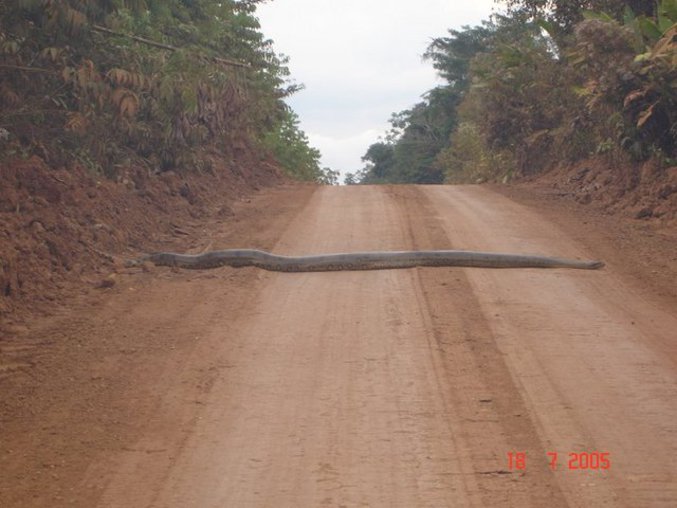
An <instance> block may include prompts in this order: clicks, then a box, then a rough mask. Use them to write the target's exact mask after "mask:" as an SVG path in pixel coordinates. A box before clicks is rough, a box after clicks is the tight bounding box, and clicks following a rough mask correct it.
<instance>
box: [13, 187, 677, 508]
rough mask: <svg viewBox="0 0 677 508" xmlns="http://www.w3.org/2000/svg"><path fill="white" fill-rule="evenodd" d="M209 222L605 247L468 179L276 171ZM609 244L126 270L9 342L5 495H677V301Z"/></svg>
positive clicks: (21, 499)
mask: <svg viewBox="0 0 677 508" xmlns="http://www.w3.org/2000/svg"><path fill="white" fill-rule="evenodd" d="M199 233H200V232H199V231H198V232H195V235H193V238H194V243H193V244H192V248H193V250H194V251H199V250H201V249H203V248H205V247H207V246H211V248H228V247H232V248H234V247H242V248H244V247H256V248H265V249H270V250H273V251H274V252H277V253H282V254H292V255H294V254H298V255H302V254H320V253H328V252H337V251H356V250H404V249H449V248H457V249H472V250H486V251H497V252H500V251H503V252H516V253H533V254H544V255H557V256H565V257H572V258H595V257H597V253H596V252H595V251H594V249H590V248H589V247H588V244H586V243H585V242H584V241H581V240H576V239H574V238H572V236H571V235H570V234H568V233H567V232H565V231H564V230H562V229H560V228H559V227H558V226H557V225H555V224H554V223H552V222H549V221H548V220H546V219H543V218H541V216H539V215H538V214H537V213H536V212H535V211H534V210H532V209H530V208H527V207H525V206H523V205H520V204H518V203H516V202H515V201H512V200H510V199H508V198H506V197H504V196H502V195H500V194H498V193H495V192H493V191H491V190H488V189H485V188H479V187H448V186H439V187H425V188H417V187H348V188H345V187H341V188H337V187H335V188H318V189H314V188H311V187H306V188H292V189H282V190H273V191H266V192H264V193H262V194H260V195H259V196H258V197H257V198H256V199H255V200H254V202H253V203H249V204H243V205H242V207H241V209H240V210H238V211H237V212H236V220H230V221H225V222H223V223H214V224H209V225H206V226H205V230H204V231H203V232H202V233H203V234H205V235H208V237H209V238H200V235H199ZM631 257H632V253H631V252H619V253H617V259H622V258H623V259H625V262H632V260H631V259H630V260H629V261H628V258H631ZM606 261H609V262H610V263H609V266H608V267H607V268H606V269H605V270H603V271H599V272H586V271H566V270H552V271H545V270H534V269H527V270H482V269H453V268H444V269H439V268H431V269H408V270H391V271H375V272H340V273H336V272H334V273H310V274H284V273H282V274H281V273H267V272H261V271H257V270H256V269H241V270H239V271H238V270H234V269H219V270H216V271H211V272H178V271H172V270H169V269H153V270H152V271H151V272H150V273H146V272H143V271H140V270H137V271H134V270H130V271H129V272H128V273H125V274H120V275H119V281H118V283H117V284H116V286H115V288H114V289H113V290H110V291H109V293H107V294H105V295H101V296H99V297H98V298H97V299H94V300H91V299H90V300H88V301H87V302H86V303H84V302H83V303H82V305H81V308H78V309H72V310H71V311H70V312H66V313H64V314H63V315H62V316H61V317H58V318H53V319H51V320H48V321H46V322H44V323H36V324H35V325H34V326H33V327H31V329H30V330H26V331H25V332H24V334H23V335H20V336H17V337H15V338H14V339H12V340H7V341H5V342H3V343H2V344H1V345H3V351H4V353H5V355H14V357H15V358H17V359H20V358H21V357H22V355H23V357H25V358H28V357H31V358H32V360H31V361H30V362H27V363H30V364H31V365H32V367H30V368H25V369H20V368H17V369H15V370H12V371H11V373H10V374H7V375H5V376H4V377H2V378H0V388H1V389H2V390H3V393H8V394H13V395H11V396H10V397H8V398H7V399H6V400H5V401H4V402H3V406H2V408H3V411H2V413H1V415H2V419H1V420H0V425H2V427H1V429H0V430H1V432H2V433H1V434H0V436H1V438H2V443H0V468H2V471H3V473H2V475H0V505H2V506H87V507H89V506H103V507H146V506H152V507H249V506H270V507H278V506H279V507H282V506H284V507H306V506H308V507H314V506H374V507H377V506H401V507H418V506H421V507H423V506H430V507H438V506H520V507H525V506H534V507H541V506H550V507H560V506H572V507H573V506H581V507H587V506H628V507H641V506H665V507H672V506H677V309H676V308H674V306H673V305H672V304H673V303H674V302H673V301H672V300H670V299H667V298H663V299H661V297H660V296H657V297H656V298H652V297H651V296H650V295H647V294H646V292H645V291H639V290H637V289H636V288H635V287H634V286H633V284H632V283H631V282H629V280H628V279H627V277H625V275H624V273H623V271H622V270H620V269H619V268H617V266H621V263H615V260H614V259H606ZM37 351H41V352H42V353H41V354H38V353H37ZM30 355H33V356H30ZM555 454H557V456H556V459H557V460H556V462H555V463H553V460H554V457H555ZM511 457H512V461H511Z"/></svg>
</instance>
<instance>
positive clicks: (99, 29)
mask: <svg viewBox="0 0 677 508" xmlns="http://www.w3.org/2000/svg"><path fill="white" fill-rule="evenodd" d="M91 28H92V30H95V31H97V32H102V33H106V34H110V35H116V36H118V37H127V38H128V39H132V40H135V41H137V42H140V43H142V44H147V45H148V46H153V47H156V48H160V49H166V50H168V51H179V50H180V49H181V48H178V47H176V46H172V45H170V44H164V43H162V42H156V41H153V40H150V39H146V38H144V37H139V36H138V35H130V34H126V33H123V32H116V31H115V30H111V29H110V28H106V27H105V26H101V25H92V27H91ZM207 58H209V59H211V60H214V61H215V62H218V63H222V64H224V65H231V66H234V67H250V65H249V64H248V63H244V62H238V61H237V60H228V59H227V58H220V57H218V56H210V57H207Z"/></svg>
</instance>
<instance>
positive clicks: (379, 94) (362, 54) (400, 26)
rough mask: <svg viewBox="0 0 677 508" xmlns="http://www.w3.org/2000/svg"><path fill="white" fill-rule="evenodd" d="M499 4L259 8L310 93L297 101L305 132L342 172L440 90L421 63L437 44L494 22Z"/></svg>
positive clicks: (310, 1)
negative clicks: (402, 115)
mask: <svg viewBox="0 0 677 508" xmlns="http://www.w3.org/2000/svg"><path fill="white" fill-rule="evenodd" d="M495 5H496V4H495V2H494V0H475V1H473V2H464V1H452V0H418V1H417V2H411V1H404V0H341V1H338V0H274V1H272V2H270V3H266V4H263V5H261V6H259V8H258V14H257V15H258V17H259V20H260V22H261V29H262V31H263V33H264V35H265V36H266V37H268V38H271V39H273V41H274V42H275V49H276V51H277V52H278V53H282V54H285V55H287V56H289V57H290V59H291V61H290V65H289V67H290V70H291V72H292V76H293V78H294V79H295V80H296V81H297V82H299V83H303V84H305V85H306V89H305V90H303V91H302V92H300V93H298V94H297V95H296V96H294V97H292V98H291V99H290V100H289V103H290V105H291V106H292V108H293V109H294V110H295V111H296V112H297V114H298V115H299V117H300V119H301V127H302V128H303V129H304V130H305V131H306V133H307V134H308V137H309V139H310V140H311V142H312V143H313V145H314V146H315V147H316V148H318V149H319V150H320V151H321V152H322V155H323V160H322V162H323V164H324V165H325V166H330V167H332V168H333V169H339V170H341V171H342V172H344V173H345V172H350V171H356V170H358V169H360V168H361V167H362V165H363V164H362V162H361V161H360V158H361V156H362V155H364V153H365V152H366V150H367V148H368V147H369V145H370V144H371V143H373V142H374V141H375V140H376V139H377V138H378V136H379V135H382V134H383V133H384V132H385V130H386V128H387V126H388V123H387V122H388V119H389V117H390V114H391V113H394V112H397V111H401V110H402V109H406V108H408V107H411V106H413V105H414V104H415V103H416V102H419V101H420V100H421V98H420V96H421V95H422V94H423V93H425V92H426V91H428V90H429V89H431V88H433V87H434V86H436V84H438V81H437V78H436V76H435V72H434V70H433V69H432V66H431V64H430V63H429V62H422V61H421V57H422V55H423V53H424V52H425V50H426V47H427V46H428V44H429V43H430V41H431V40H432V39H433V38H434V37H440V36H444V35H446V34H447V30H449V29H450V28H460V27H461V26H463V25H477V24H479V23H480V22H481V21H482V20H483V19H487V18H488V17H489V16H490V14H491V12H492V8H493V7H494V6H495Z"/></svg>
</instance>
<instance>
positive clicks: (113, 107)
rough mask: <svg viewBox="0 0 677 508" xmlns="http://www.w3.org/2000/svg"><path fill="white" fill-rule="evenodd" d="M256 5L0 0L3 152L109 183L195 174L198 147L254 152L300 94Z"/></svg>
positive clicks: (206, 0) (247, 0)
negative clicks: (6, 148) (166, 173)
mask: <svg viewBox="0 0 677 508" xmlns="http://www.w3.org/2000/svg"><path fill="white" fill-rule="evenodd" d="M257 3H259V0H244V1H236V0H225V1H218V2H217V1H215V0H191V1H186V0H162V1H161V0H143V1H142V0H133V1H132V0H130V1H124V2H122V1H116V2H111V1H110V0H51V1H49V2H43V1H39V0H7V1H5V2H2V3H0V66H2V73H1V74H0V103H1V105H2V109H0V127H1V128H5V129H7V130H8V131H9V132H10V134H11V139H12V140H13V143H14V145H19V146H20V148H17V147H16V146H14V147H13V148H12V149H13V150H21V151H22V152H29V153H31V152H32V153H38V154H39V155H41V156H42V157H43V158H45V159H46V160H47V162H48V163H50V164H52V165H55V166H60V165H64V164H66V165H68V164H72V163H79V164H83V165H86V166H87V167H89V168H90V169H91V170H92V171H98V172H102V173H104V174H106V175H108V176H110V177H112V178H118V177H120V176H121V175H120V174H119V172H120V171H122V169H121V168H125V167H129V166H130V165H132V163H137V164H138V163H141V164H143V165H146V166H148V167H149V168H152V169H153V170H157V169H160V170H164V169H170V168H200V167H202V166H204V165H205V164H206V163H207V161H208V159H207V158H206V157H203V156H202V155H201V154H202V153H204V148H205V147H210V149H216V150H221V151H223V152H229V153H232V152H233V151H234V150H235V149H236V147H239V146H249V147H257V145H260V143H261V141H262V139H263V138H264V137H266V136H267V135H268V134H269V132H270V131H271V130H274V129H278V128H283V127H284V122H282V121H281V118H282V117H283V116H284V114H285V113H284V110H285V105H284V103H283V102H282V99H283V98H284V97H286V96H287V95H289V94H290V93H293V92H294V91H295V90H297V89H298V87H297V86H294V85H289V84H288V82H287V79H288V75H289V71H288V69H287V67H286V60H285V59H283V58H280V57H278V56H277V55H276V54H275V52H274V51H273V49H272V44H271V42H270V41H268V40H266V39H264V37H263V34H262V33H261V32H260V30H259V24H258V21H257V19H256V18H255V17H254V15H253V13H254V10H255V7H256V4H257ZM280 135H282V134H280Z"/></svg>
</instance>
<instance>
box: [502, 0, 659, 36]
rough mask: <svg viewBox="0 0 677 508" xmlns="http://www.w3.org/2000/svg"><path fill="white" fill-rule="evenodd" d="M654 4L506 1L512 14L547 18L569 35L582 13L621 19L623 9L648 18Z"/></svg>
mask: <svg viewBox="0 0 677 508" xmlns="http://www.w3.org/2000/svg"><path fill="white" fill-rule="evenodd" d="M656 3H657V2H655V1H654V0H507V5H508V9H509V12H510V13H511V14H512V15H514V16H524V17H530V18H542V19H548V20H550V21H552V22H554V23H556V24H557V25H558V26H559V27H560V28H561V29H563V30H564V32H566V33H571V32H572V31H573V28H574V26H575V25H576V24H577V23H578V22H580V21H582V20H583V13H584V12H585V11H596V12H605V13H607V14H609V15H611V16H613V17H615V18H616V19H617V20H621V19H623V16H624V14H625V11H626V9H627V8H629V9H630V10H632V12H634V13H635V14H636V15H646V16H652V15H654V14H655V12H656Z"/></svg>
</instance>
